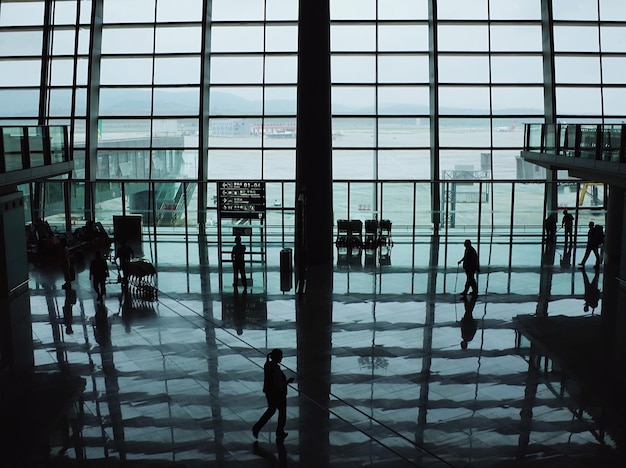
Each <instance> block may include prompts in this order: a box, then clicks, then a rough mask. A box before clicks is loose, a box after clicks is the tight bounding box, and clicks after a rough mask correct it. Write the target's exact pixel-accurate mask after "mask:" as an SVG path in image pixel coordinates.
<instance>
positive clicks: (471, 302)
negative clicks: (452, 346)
mask: <svg viewBox="0 0 626 468" xmlns="http://www.w3.org/2000/svg"><path fill="white" fill-rule="evenodd" d="M463 304H464V305H465V314H463V317H462V318H461V339H462V341H461V349H467V344H468V343H469V342H470V341H472V340H473V339H474V335H476V329H477V328H478V325H477V322H476V319H474V315H473V314H474V306H475V305H476V296H475V295H474V296H471V297H470V298H469V299H468V297H467V296H464V297H463Z"/></svg>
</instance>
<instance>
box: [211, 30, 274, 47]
mask: <svg viewBox="0 0 626 468" xmlns="http://www.w3.org/2000/svg"><path fill="white" fill-rule="evenodd" d="M262 51H263V28H262V27H261V26H241V25H239V26H226V25H214V26H212V27H211V52H262Z"/></svg>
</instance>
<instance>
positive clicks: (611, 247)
mask: <svg viewBox="0 0 626 468" xmlns="http://www.w3.org/2000/svg"><path fill="white" fill-rule="evenodd" d="M625 197H626V189H624V188H621V187H617V186H614V185H611V187H609V197H608V212H607V220H606V236H605V240H604V257H605V262H604V281H603V286H602V289H603V291H602V333H603V340H602V341H603V343H606V347H607V349H606V352H607V353H608V356H616V364H619V365H620V366H621V367H622V368H626V344H624V340H623V339H622V338H623V336H624V332H626V315H625V313H624V312H625V311H626V290H625V288H624V283H623V282H622V283H621V285H620V280H619V279H618V278H620V279H621V280H622V281H623V280H626V264H624V262H623V261H622V259H624V258H626V252H625V251H624V250H626V243H624V232H626V213H625V210H626V200H625Z"/></svg>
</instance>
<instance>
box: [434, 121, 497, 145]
mask: <svg viewBox="0 0 626 468" xmlns="http://www.w3.org/2000/svg"><path fill="white" fill-rule="evenodd" d="M439 122H440V127H439V128H440V131H439V144H440V145H441V146H442V147H448V148H462V147H482V148H487V147H489V145H490V144H491V134H490V131H489V119H487V118H481V119H441V120H440V121H439Z"/></svg>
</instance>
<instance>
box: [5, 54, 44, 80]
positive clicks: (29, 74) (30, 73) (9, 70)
mask: <svg viewBox="0 0 626 468" xmlns="http://www.w3.org/2000/svg"><path fill="white" fill-rule="evenodd" d="M40 75H41V61H40V60H12V61H9V60H0V86H37V85H39V81H40V79H41V78H40Z"/></svg>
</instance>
